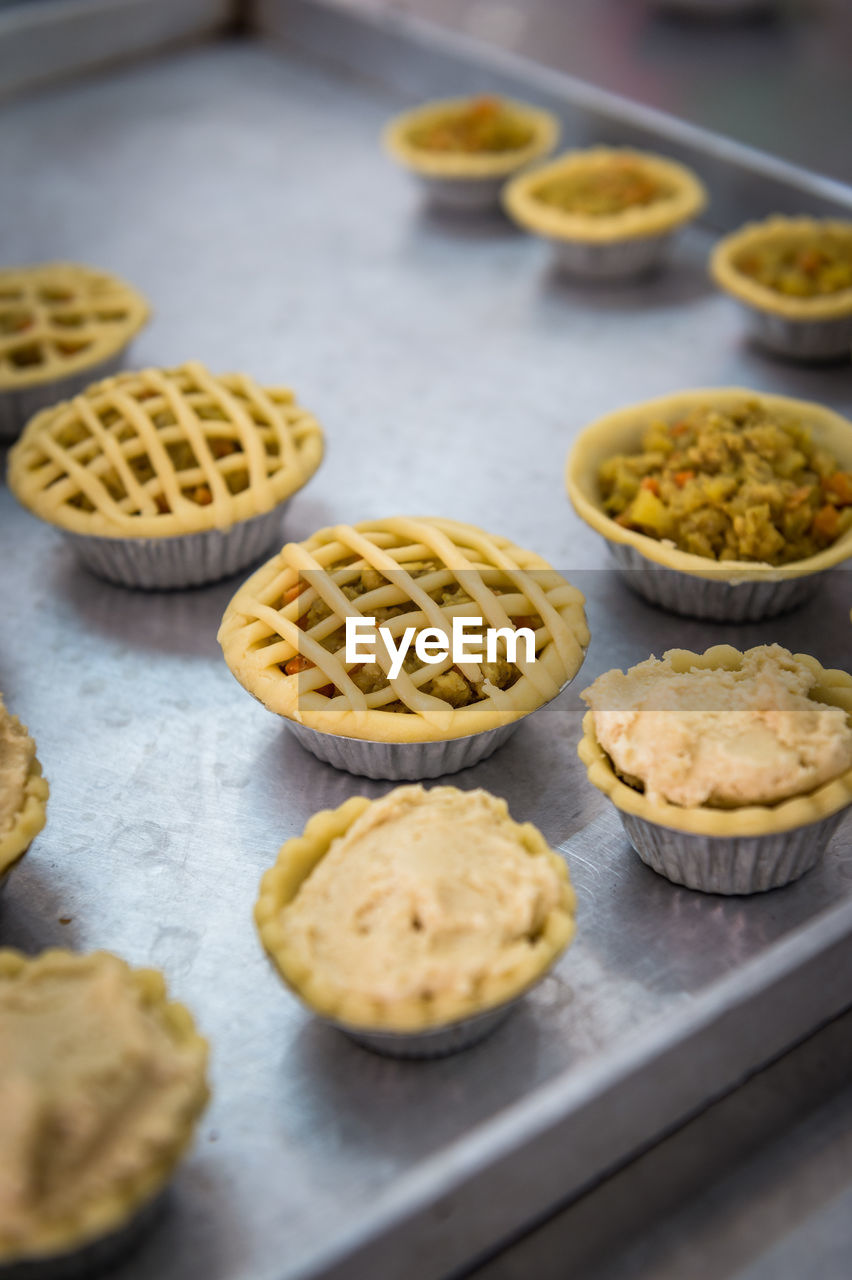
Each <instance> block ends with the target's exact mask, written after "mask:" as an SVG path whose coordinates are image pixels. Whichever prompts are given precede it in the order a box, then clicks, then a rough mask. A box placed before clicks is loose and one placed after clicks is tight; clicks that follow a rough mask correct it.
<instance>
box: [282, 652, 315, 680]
mask: <svg viewBox="0 0 852 1280" xmlns="http://www.w3.org/2000/svg"><path fill="white" fill-rule="evenodd" d="M315 666H316V663H315V662H311V660H310V658H304V657H303V656H302V655H301V653H297V654H296V656H295V658H291V659H290V661H289V662H285V664H284V674H285V675H288V676H297V675H298V674H299V672H300V671H310V669H311V667H315Z"/></svg>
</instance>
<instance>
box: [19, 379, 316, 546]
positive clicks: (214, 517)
mask: <svg viewBox="0 0 852 1280" xmlns="http://www.w3.org/2000/svg"><path fill="white" fill-rule="evenodd" d="M322 451H323V437H322V431H321V430H320V427H319V425H318V424H317V422H316V421H315V419H314V418H313V416H312V415H311V414H310V413H308V412H307V410H305V409H302V408H300V407H299V406H298V405H297V404H296V403H295V400H294V396H293V393H292V392H291V391H289V390H287V389H285V388H280V387H279V388H266V387H261V386H259V385H258V384H257V383H256V382H255V381H254V380H253V379H252V378H250V377H248V375H246V374H241V373H231V374H223V375H221V376H219V377H217V376H215V375H213V374H211V373H209V372H208V370H207V369H205V367H204V366H203V365H202V364H199V363H198V362H195V361H194V362H191V363H189V364H184V365H181V366H180V367H179V368H177V369H145V370H142V371H140V372H127V373H121V374H118V375H117V376H116V377H113V378H106V379H105V380H104V381H103V382H98V383H95V384H94V385H92V386H91V387H88V388H87V389H86V391H85V392H84V393H83V394H82V395H79V396H75V398H74V399H73V400H69V401H65V402H63V403H62V404H58V405H55V406H53V407H52V408H50V409H45V410H44V411H43V412H41V413H39V414H37V415H36V416H35V418H33V419H32V421H31V422H30V423H29V424H28V426H27V427H26V429H25V431H24V433H23V435H22V436H21V438H20V440H19V441H18V443H17V444H16V445H15V446H14V448H13V449H12V450H11V452H10V454H9V485H10V487H11V489H12V491H13V492H14V494H15V495H16V497H17V498H18V499H19V501H20V502H22V503H23V504H24V506H26V507H29V509H30V510H31V511H33V512H34V513H35V515H37V516H41V518H42V519H43V520H47V521H48V522H49V523H51V524H55V525H59V526H60V527H61V528H63V529H68V530H70V531H72V532H73V533H81V534H95V535H99V536H104V537H117V538H127V537H148V538H151V537H165V536H171V535H175V534H183V533H195V532H198V531H199V530H203V529H214V528H215V529H227V528H229V527H230V526H231V525H232V524H234V523H235V522H236V521H238V520H245V519H249V518H250V517H251V516H255V515H260V514H261V513H263V512H265V511H269V510H271V508H272V507H274V506H276V505H277V504H278V503H280V502H282V501H283V500H284V499H285V498H288V497H289V496H290V495H291V494H292V493H294V492H295V491H296V490H297V489H299V488H301V487H302V485H303V484H305V482H306V481H307V480H308V479H309V477H310V476H311V475H313V473H314V471H315V470H316V468H317V467H318V466H319V463H320V460H321V458H322Z"/></svg>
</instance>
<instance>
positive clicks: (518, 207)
mask: <svg viewBox="0 0 852 1280" xmlns="http://www.w3.org/2000/svg"><path fill="white" fill-rule="evenodd" d="M625 162H630V163H631V164H633V165H635V166H636V168H637V170H640V171H643V172H644V173H645V174H646V175H647V177H648V179H649V181H650V182H652V183H656V184H658V186H659V190H660V196H659V198H658V199H653V200H650V201H649V202H648V203H647V204H634V205H627V206H626V207H625V208H623V209H619V210H618V212H615V213H607V214H592V213H582V212H579V211H571V212H569V211H568V210H566V209H560V208H559V207H558V206H557V205H554V204H548V203H547V202H546V201H545V200H543V199H542V198H541V195H540V192H541V191H542V190H543V189H545V188H546V187H547V186H548V184H549V183H552V182H553V181H554V180H557V179H559V178H561V177H565V176H568V175H573V174H580V173H584V174H585V173H588V174H594V173H595V172H606V171H607V170H608V169H611V168H613V167H616V166H619V165H623V164H624V163H625ZM706 202H707V194H706V192H705V190H704V187H703V185H702V184H701V182H699V180H698V178H697V177H696V176H695V174H694V173H693V172H692V171H691V170H690V169H687V168H686V167H685V166H684V165H682V164H677V163H676V161H674V160H669V159H668V158H666V157H665V156H657V155H653V154H651V153H650V152H647V151H633V150H631V149H629V148H627V147H590V148H589V149H588V150H583V151H566V152H565V153H564V155H561V156H557V157H556V159H555V160H551V161H549V162H548V163H547V164H543V165H538V166H536V168H534V169H530V170H529V171H528V172H526V173H522V174H520V175H519V176H518V177H517V178H513V180H512V181H511V182H510V183H509V185H508V186H507V187H506V188H505V191H504V193H503V203H504V204H505V206H506V211H507V213H508V214H509V216H510V217H511V218H513V219H514V221H515V222H518V223H520V225H521V226H523V227H526V228H527V229H528V230H530V231H533V232H535V233H536V234H537V235H540V236H547V237H549V238H550V239H553V240H577V241H581V242H584V243H589V244H611V243H613V242H614V241H618V240H632V239H637V238H641V237H645V236H659V235H663V234H666V233H668V232H670V231H673V230H674V229H675V228H676V227H679V226H681V225H682V224H683V223H685V222H688V221H689V220H690V219H691V218H694V217H696V215H697V214H699V213H700V212H701V210H702V209H703V208H704V205H705V204H706Z"/></svg>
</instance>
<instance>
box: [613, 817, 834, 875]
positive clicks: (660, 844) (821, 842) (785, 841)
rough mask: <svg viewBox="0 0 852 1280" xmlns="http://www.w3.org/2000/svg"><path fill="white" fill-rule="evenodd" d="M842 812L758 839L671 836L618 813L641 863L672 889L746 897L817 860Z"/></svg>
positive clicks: (801, 872)
mask: <svg viewBox="0 0 852 1280" xmlns="http://www.w3.org/2000/svg"><path fill="white" fill-rule="evenodd" d="M845 813H846V810H845V809H841V810H840V812H839V813H832V814H831V815H830V816H829V817H827V818H822V819H821V820H820V821H819V822H812V823H809V824H808V825H807V826H804V827H795V828H794V829H793V830H792V831H779V832H773V833H772V834H767V835H763V836H707V835H693V834H691V833H689V832H686V831H675V830H673V829H672V828H671V827H663V826H659V825H658V824H657V823H654V822H649V821H648V820H647V819H646V818H639V817H637V816H636V815H635V814H632V813H626V812H625V811H624V810H623V809H619V810H618V816H619V817H620V818H621V821H622V824H623V826H624V830H625V832H626V833H627V838H628V839H629V841H630V843H631V844H632V845H633V848H634V849H635V850H636V852H637V853H638V854H639V857H640V858H641V859H642V861H643V862H644V863H645V864H646V865H647V866H649V867H651V868H652V869H653V870H654V871H657V872H659V874H660V875H661V876H665V877H666V879H667V880H671V881H673V882H674V884H682V885H685V886H686V887H687V888H688V889H698V890H699V891H700V892H701V893H724V894H747V893H764V892H765V891H766V890H767V889H780V887H781V886H782V885H785V884H790V883H791V881H793V880H798V879H799V877H800V876H803V875H804V874H805V872H806V871H810V869H811V867H813V866H814V865H815V863H817V862H818V861H819V859H820V858H821V857H822V855H823V853H824V852H825V850H826V846H827V845H828V842H829V840H830V839H831V837H832V836H833V835H834V832H835V831H836V830H837V828H838V826H839V825H840V823H841V821H842V820H843V817H844V814H845Z"/></svg>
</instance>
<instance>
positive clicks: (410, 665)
mask: <svg viewBox="0 0 852 1280" xmlns="http://www.w3.org/2000/svg"><path fill="white" fill-rule="evenodd" d="M404 568H405V572H406V573H407V574H408V575H409V576H410V577H411V578H413V579H415V580H416V581H417V582H418V585H419V586H420V587H421V588H422V589H423V590H425V591H426V592H427V594H428V595H429V596H430V597H431V599H432V600H434V601H435V603H436V604H438V605H439V606H440V607H441V608H442V609H446V610H449V611H451V612H452V611H456V612H458V613H460V614H463V613H468V614H471V615H474V616H479V615H480V609H479V606H478V605H475V604H474V602H473V600H472V599H471V597H470V596H469V595H468V594H467V593H466V591H465V590H464V588H463V587H462V586H461V585H460V583H459V582H458V581H457V579H456V577H455V575H454V574H453V572H452V571H451V570H450V569H447V568H445V567H444V566H443V565H441V564H439V562H438V561H437V560H430V559H423V560H419V561H409V562H407V563H406V564H405V565H404ZM330 576H331V578H332V580H333V581H334V582H335V584H336V585H337V586H339V588H340V590H341V591H342V593H343V595H344V596H346V598H347V600H351V601H353V602H355V601H357V602H358V608H359V609H360V611H361V612H362V613H363V614H364V616H367V617H374V618H375V619H376V626H377V627H378V626H381V625H382V624H387V623H388V622H389V621H390V620H391V619H396V620H398V621H397V623H396V626H395V627H394V630H397V629H398V631H399V632H400V633H401V632H403V631H404V630H405V628H406V626H411V625H414V626H415V635H416V634H417V633H418V632H419V631H421V630H423V629H424V628H425V626H426V625H431V624H428V623H424V622H423V616H422V613H421V612H420V609H419V607H418V605H417V604H416V603H415V602H414V601H412V600H411V599H409V597H408V595H407V593H406V592H405V591H403V590H402V589H401V587H399V586H398V585H397V584H395V583H394V582H393V581H392V580H391V578H390V577H386V576H385V575H383V574H381V573H380V572H379V571H378V570H376V569H373V568H364V567H363V561H361V560H359V559H358V558H357V557H354V556H353V557H352V558H351V559H350V560H349V561H348V562H345V563H343V564H341V565H339V566H337V567H336V568H335V569H334V570H333V571H331V574H330ZM483 576H484V577H486V580H488V582H489V586H490V587H491V590H492V591H493V592H494V594H495V595H497V596H500V595H504V594H508V593H509V592H511V591H512V590H513V588H512V585H511V583H509V582H508V581H505V580H503V581H502V582H501V581H500V579H501V577H502V575H500V573H499V572H495V571H491V573H490V574H489V573H488V572H487V571H486V572H485V573H484V574H483ZM370 597H374V598H375V604H374V603H373V602H372V599H371V598H370ZM296 600H298V601H299V604H298V605H297V606H296V609H295V611H294V613H295V616H296V618H297V622H298V626H299V629H300V630H302V631H306V632H310V633H311V635H312V637H313V638H314V639H316V640H318V641H319V642H320V643H321V644H322V646H323V648H325V649H327V650H328V651H329V652H330V653H333V654H335V655H336V656H337V657H338V658H339V659H340V660H341V661H344V660H345V631H344V628H343V627H342V626H341V624H340V620H339V618H338V617H337V616H336V615H334V614H333V613H332V610H331V609H330V608H329V606H328V605H327V604H326V602H325V601H324V600H323V599H322V598H321V596H319V595H318V593H317V591H316V590H315V589H314V588H313V587H311V586H310V584H309V583H308V582H307V581H305V580H304V579H300V581H299V582H298V583H296V584H295V586H294V587H291V588H290V589H289V590H288V591H287V592H286V594H285V596H284V597H283V598H282V599H281V601H280V602H279V603H278V605H277V607H278V608H283V607H286V606H287V605H290V604H292V603H293V602H294V601H296ZM385 602H387V603H385ZM273 607H275V606H273ZM329 619H332V622H331V626H330V627H329V625H328V621H329ZM511 621H512V623H513V624H514V626H515V628H516V629H517V628H519V627H525V628H529V629H530V630H533V631H536V632H537V633H538V631H539V628H541V627H542V622H541V619H540V618H539V617H538V615H533V616H530V615H529V614H524V615H519V616H518V617H515V618H512V619H511ZM478 634H481V635H482V649H483V651H484V648H485V638H484V628H483V631H482V632H481V633H478V632H477V631H474V630H471V632H470V633H469V635H470V648H471V649H472V650H473V651H476V649H477V644H476V640H477V637H478ZM277 641H278V636H277V635H276V636H272V637H270V640H269V643H277ZM546 643H547V633H546V632H545V631H541V632H540V634H537V635H536V652H538V651H539V650H540V649H542V648H543V647H544V645H545V644H546ZM498 645H499V646H501V648H502V655H503V656H500V652H501V650H500V649H498V659H497V661H496V662H487V661H482V662H478V663H475V664H473V668H471V667H470V666H469V667H468V670H467V672H462V671H461V670H460V668H459V667H458V666H455V665H453V664H452V663H451V662H450V660H449V659H447V661H446V662H443V663H438V664H434V665H429V666H428V667H427V666H424V665H423V664H422V663H421V662H420V660H419V658H418V657H417V655H416V653H415V650H414V645H413V643H412V645H411V646H410V647H409V649H408V652H407V654H406V656H405V658H404V660H403V670H405V671H406V672H407V674H408V675H411V676H414V677H415V678H416V677H417V675H418V674H420V673H424V674H425V673H430V676H429V678H428V679H425V680H416V683H417V684H418V687H419V688H420V689H421V690H422V691H423V692H424V693H427V694H431V695H432V696H433V697H436V698H440V699H442V700H443V701H444V702H447V703H449V705H450V706H451V707H465V706H469V705H471V704H472V703H475V702H480V701H483V700H485V699H487V697H488V692H487V688H486V686H489V685H490V686H492V687H496V688H498V689H509V688H511V686H512V685H513V684H514V683H515V681H516V680H518V679H519V677H520V675H521V672H520V670H519V669H518V667H517V666H516V665H515V663H513V662H509V661H507V659H506V656H505V654H506V647H505V642H504V641H503V639H502V637H501V638H500V639H499V640H498ZM313 666H314V664H313V663H312V662H311V661H310V660H309V659H307V658H305V657H303V656H302V655H297V656H296V657H294V658H290V659H288V660H287V661H286V662H283V663H281V664H280V669H281V670H282V671H283V672H284V674H285V675H296V674H298V673H299V672H300V671H307V670H310V669H311V668H312V667H313ZM349 676H350V677H351V679H352V681H353V682H354V683H355V684H356V685H357V687H358V688H359V689H360V690H361V691H362V693H374V692H376V691H379V690H382V689H387V688H389V687H390V685H389V681H388V677H387V675H386V674H385V672H384V670H383V669H382V667H381V666H380V665H379V664H378V663H375V662H371V663H363V664H360V665H356V666H350V667H349ZM317 692H319V693H321V694H324V695H325V696H326V697H328V698H333V697H335V696H337V695H338V694H339V693H340V690H338V689H336V688H335V686H334V685H333V684H326V685H323V686H322V687H321V688H319V689H318V690H317ZM381 709H382V711H393V712H407V713H408V712H410V711H411V708H409V707H407V706H406V705H405V703H404V702H401V701H399V700H393V701H389V702H386V703H383V704H382V708H381Z"/></svg>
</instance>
